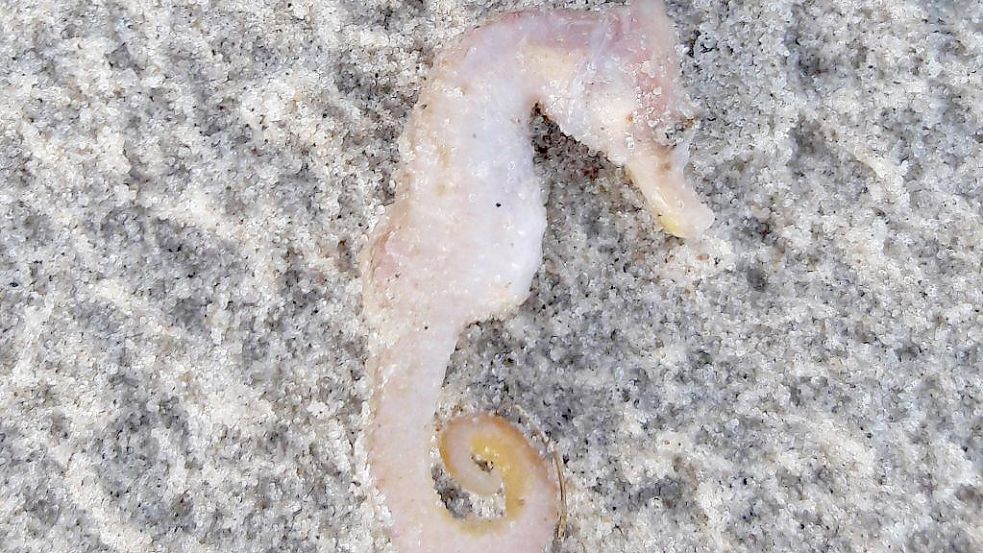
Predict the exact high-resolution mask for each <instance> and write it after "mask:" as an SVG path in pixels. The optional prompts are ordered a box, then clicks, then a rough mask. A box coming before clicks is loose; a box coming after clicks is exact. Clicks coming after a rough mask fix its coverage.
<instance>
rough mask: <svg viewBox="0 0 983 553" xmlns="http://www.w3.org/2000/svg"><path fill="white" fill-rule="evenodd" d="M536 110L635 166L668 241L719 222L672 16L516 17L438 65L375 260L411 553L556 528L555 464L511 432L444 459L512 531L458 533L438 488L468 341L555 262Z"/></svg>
mask: <svg viewBox="0 0 983 553" xmlns="http://www.w3.org/2000/svg"><path fill="white" fill-rule="evenodd" d="M536 105H538V106H539V107H540V108H541V109H542V111H543V113H545V114H546V115H547V116H548V117H549V118H550V119H552V120H553V121H555V122H556V123H557V124H558V125H559V126H560V128H561V129H562V130H563V132H565V133H567V134H569V135H570V136H572V137H574V138H576V139H577V140H579V141H580V142H582V143H584V144H586V145H588V146H590V147H592V148H595V149H597V150H600V151H602V152H604V153H605V154H606V155H607V157H608V158H609V159H610V160H611V161H612V162H614V163H616V164H619V165H623V166H624V167H625V168H626V170H627V173H628V175H629V177H630V179H631V180H632V182H634V184H635V185H636V186H638V187H639V188H640V189H641V191H642V193H643V195H644V197H645V199H646V200H647V202H648V205H649V207H650V209H651V210H652V211H653V212H654V213H655V215H656V216H657V218H658V220H659V221H660V222H661V224H662V225H663V227H664V228H665V229H666V230H667V231H668V232H670V233H672V234H675V235H677V236H682V237H691V236H697V235H699V234H700V233H701V232H702V231H703V230H705V229H706V228H707V227H708V226H709V225H710V224H711V222H712V221H713V215H712V213H711V212H710V210H709V209H708V208H707V207H705V206H704V205H702V204H701V203H700V201H699V199H698V198H697V196H696V194H695V193H694V192H693V190H692V189H691V188H690V187H689V186H688V185H687V184H686V182H685V179H684V176H683V169H684V166H685V164H686V160H687V148H688V146H687V145H686V144H677V143H675V142H678V136H676V135H677V134H678V132H677V131H678V130H679V129H680V127H685V126H687V123H688V122H690V121H691V118H690V117H689V115H688V114H687V113H686V109H685V106H686V105H687V102H686V97H685V93H684V91H683V90H682V88H681V87H680V84H679V76H678V67H677V60H676V57H675V55H674V39H673V34H672V28H671V22H670V21H669V20H668V18H667V17H666V14H665V11H664V8H663V6H662V3H661V0H635V1H634V3H633V4H632V5H631V6H628V7H617V8H611V9H607V10H604V11H595V12H586V11H567V10H557V11H526V12H519V13H512V14H507V15H505V16H503V17H499V18H497V19H496V20H494V21H492V22H490V23H488V24H486V25H484V26H482V27H480V28H478V29H476V30H474V31H472V32H470V33H467V34H466V35H464V37H463V38H461V39H460V41H459V42H457V43H456V44H455V45H452V46H450V47H448V48H446V49H445V50H443V51H442V52H441V53H440V54H439V55H438V56H437V58H436V61H435V64H434V68H433V71H432V74H431V76H430V79H429V81H428V82H427V84H426V86H425V87H424V89H423V90H422V91H421V93H420V98H419V101H418V102H417V104H416V106H415V107H414V109H413V112H412V114H411V116H410V119H409V123H408V125H407V127H406V129H405V131H404V133H403V135H402V137H401V139H400V144H399V146H400V155H401V158H402V165H401V167H400V169H399V173H398V188H397V191H396V200H395V202H394V203H393V204H392V205H391V206H389V208H388V209H387V211H386V214H385V216H384V218H383V219H382V220H381V221H380V222H379V223H378V225H377V226H376V228H375V230H374V231H373V237H372V239H371V242H370V244H369V246H368V247H367V248H366V251H365V255H364V256H363V260H362V262H363V266H362V269H363V275H364V278H365V282H364V307H365V314H366V317H367V320H368V322H369V324H370V325H371V327H372V330H373V336H372V339H371V344H370V359H369V361H368V368H369V370H370V371H371V372H372V375H373V377H374V397H373V403H372V406H373V412H374V420H373V422H372V424H371V427H370V428H369V429H368V433H369V434H368V443H369V464H370V470H371V473H372V475H373V478H374V479H375V485H376V487H377V489H378V490H379V491H380V492H381V494H382V496H383V498H384V501H385V503H386V505H387V507H388V509H389V511H390V513H391V515H392V528H391V529H390V536H391V539H392V541H393V544H394V545H395V547H396V550H397V551H399V552H400V553H452V552H453V553H465V552H466V553H482V552H487V553H491V552H511V553H525V552H528V553H541V552H542V551H543V549H544V547H545V546H546V545H548V543H549V542H550V540H551V536H552V533H553V529H554V526H555V525H556V522H557V517H558V509H559V507H558V499H557V495H558V494H557V484H556V482H555V481H554V479H553V478H552V476H551V474H550V471H549V470H548V468H547V465H546V463H545V462H544V461H543V460H542V459H541V457H540V456H539V454H538V453H537V451H536V450H535V448H533V447H532V446H531V445H530V444H529V442H528V441H527V440H526V438H525V437H524V436H523V435H522V434H521V433H520V432H519V431H518V430H516V429H515V428H514V427H513V426H511V425H510V424H509V423H507V422H505V421H504V420H503V419H501V418H499V417H495V416H491V415H479V416H471V417H462V418H458V419H456V420H453V421H451V422H449V423H448V424H446V425H444V430H443V432H442V434H441V437H440V440H439V442H440V452H441V455H442V457H443V462H444V466H445V468H446V469H447V471H448V472H449V473H450V475H451V476H452V477H453V478H454V479H455V480H456V481H457V483H458V484H459V485H460V486H461V487H462V488H463V489H466V490H468V491H471V492H474V493H478V494H494V493H497V492H499V491H501V492H502V493H504V495H505V512H504V515H503V516H502V517H500V518H496V519H477V518H471V519H459V518H455V517H454V516H453V515H451V514H450V512H449V511H448V510H447V509H446V507H445V506H444V505H443V504H442V503H441V501H440V499H439V497H438V495H437V493H436V491H435V488H434V481H433V479H432V476H431V455H430V452H431V450H432V446H433V443H434V414H435V411H436V407H437V401H438V396H439V392H440V387H441V383H442V381H443V378H444V371H445V368H446V366H447V363H448V360H449V358H450V356H451V354H452V353H453V351H454V347H455V344H456V342H457V339H458V335H459V334H460V333H461V331H462V330H463V329H464V328H465V326H467V325H468V324H470V323H472V322H475V321H479V320H483V319H487V318H490V317H495V316H500V315H503V314H506V313H508V312H509V310H511V309H513V308H515V307H516V306H518V305H519V304H520V303H522V301H524V300H525V298H526V296H527V295H528V293H529V286H530V283H531V281H532V278H533V275H534V273H535V272H536V270H537V269H538V267H539V265H540V263H541V260H542V238H543V232H544V229H545V227H546V210H545V208H544V206H543V196H542V190H541V186H540V179H538V178H537V177H536V173H535V171H534V168H533V150H532V145H531V140H530V135H529V119H530V116H531V113H532V111H533V108H534V107H535V106H536ZM474 459H480V460H482V461H485V462H486V463H488V464H490V465H491V466H493V467H494V468H493V469H492V470H491V471H490V472H486V471H484V470H482V469H481V468H480V467H479V466H478V465H477V464H476V463H475V462H474Z"/></svg>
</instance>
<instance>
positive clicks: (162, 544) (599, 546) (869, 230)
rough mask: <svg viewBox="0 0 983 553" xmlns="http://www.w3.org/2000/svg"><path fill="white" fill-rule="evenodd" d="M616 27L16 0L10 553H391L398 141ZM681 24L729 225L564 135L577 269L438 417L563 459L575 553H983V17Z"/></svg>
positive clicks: (694, 6)
mask: <svg viewBox="0 0 983 553" xmlns="http://www.w3.org/2000/svg"><path fill="white" fill-rule="evenodd" d="M612 3H614V2H612ZM161 4H164V5H161ZM604 4H605V2H602V1H569V2H563V1H532V0H528V1H513V0H502V1H498V0H482V1H464V0H437V1H432V2H431V1H419V0H405V1H383V0H367V1H354V0H290V1H281V2H254V1H247V0H238V1H209V0H199V1H196V2H174V3H170V2H164V3H161V2H155V1H150V0H142V1H138V0H132V1H130V0H127V1H121V2H98V3H90V2H81V1H78V0H72V1H65V2H33V1H31V2H28V1H21V0H7V1H6V2H4V3H3V4H2V5H0V28H2V29H3V32H2V33H0V551H4V552H10V553H13V552H21V551H30V552H42V551H45V552H47V551H59V552H62V551H64V552H89V551H112V552H120V553H122V552H132V551H201V552H211V551H214V552H225V551H229V552H254V551H255V552H268V551H284V552H287V551H289V552H308V551H325V552H349V553H363V552H377V551H378V552H385V551H391V547H390V546H389V545H388V541H387V539H386V534H385V527H384V523H383V517H381V516H380V515H379V514H377V512H378V505H377V500H376V498H374V494H373V492H372V487H371V485H370V481H369V479H368V474H367V469H366V463H365V457H366V455H365V442H364V438H363V428H364V426H365V424H366V420H367V417H368V415H369V412H368V397H369V393H370V388H369V381H368V377H367V375H366V373H365V371H364V367H363V363H364V360H365V355H366V351H365V347H366V335H367V332H368V329H367V327H366V325H365V323H364V321H362V319H361V318H360V294H361V283H360V280H359V273H358V267H357V260H356V258H357V256H358V254H359V252H360V251H361V249H362V248H363V246H364V245H365V244H366V239H367V236H366V234H367V232H368V230H369V229H370V228H371V227H372V225H373V224H374V222H375V221H376V220H377V218H378V217H379V215H380V214H381V212H382V208H383V206H384V205H386V204H387V203H388V202H390V201H391V200H392V197H393V185H394V176H393V173H394V169H395V167H396V166H397V162H398V155H397V150H396V138H397V137H398V136H399V133H400V132H401V129H402V127H403V125H404V123H405V121H406V117H407V114H408V111H409V110H410V108H411V107H412V105H413V103H414V101H415V98H416V94H417V92H418V90H419V88H420V86H421V83H422V82H423V81H424V79H425V77H426V75H427V72H428V68H429V65H430V63H431V62H432V60H433V56H434V52H435V51H436V50H438V49H439V48H440V46H441V45H443V44H447V43H449V42H450V41H451V40H452V39H453V38H454V37H455V36H457V35H458V34H459V33H461V32H464V31H466V30H468V29H470V28H472V27H474V26H475V25H477V24H478V23H479V22H481V21H482V20H483V19H485V18H486V17H488V16H490V15H493V14H498V13H501V12H504V11H508V10H510V9H514V8H521V7H535V6H550V7H558V6H564V5H566V6H570V7H578V8H586V7H599V6H601V5H604ZM801 4H807V6H803V5H801ZM669 12H670V14H671V16H672V17H673V18H674V20H675V21H676V23H677V32H678V37H679V43H680V45H681V46H682V47H684V48H685V49H686V52H685V53H684V54H683V55H682V56H681V63H682V69H683V78H684V80H685V82H686V85H687V87H688V89H689V91H690V93H691V95H692V97H693V99H694V101H695V102H696V104H697V105H698V106H699V107H700V110H701V111H700V115H699V119H700V122H699V128H698V129H697V132H696V134H695V139H694V142H693V146H692V160H691V165H690V172H691V178H692V182H693V184H694V186H695V187H696V188H697V189H698V190H699V191H700V193H701V194H702V195H703V196H704V197H705V198H706V200H707V203H708V204H709V205H710V206H711V207H712V208H713V210H714V211H715V212H716V214H717V222H716V223H715V225H714V226H713V227H712V228H711V229H710V231H709V232H708V234H707V236H706V237H704V238H703V239H701V240H698V241H682V240H679V239H676V238H671V237H668V236H667V235H666V234H665V233H663V232H662V231H661V230H659V229H658V228H657V225H656V223H655V222H654V221H653V219H652V217H651V216H650V215H649V214H648V212H646V211H645V210H644V208H643V207H642V202H641V196H640V195H639V194H638V193H637V192H636V191H635V190H634V189H633V188H631V187H629V186H627V181H626V178H625V175H624V173H623V172H622V171H621V170H620V169H618V168H617V167H615V166H614V165H612V164H611V163H609V162H608V161H606V160H605V159H604V158H603V157H602V156H599V155H597V154H595V153H593V152H590V151H588V149H587V148H586V147H584V146H582V145H579V144H577V143H576V142H574V141H573V140H571V139H569V138H567V137H565V136H564V135H563V134H562V133H560V132H559V130H558V129H557V128H556V127H555V126H554V125H552V124H551V123H549V122H548V121H545V120H543V119H542V118H536V119H535V120H534V123H533V125H532V127H533V136H534V141H535V145H536V152H537V155H536V165H537V167H538V169H539V170H540V172H541V174H542V176H543V179H544V186H545V187H546V191H547V197H548V200H547V208H548V215H549V225H550V226H549V230H548V231H547V236H546V241H545V261H544V264H543V267H542V269H541V271H540V272H539V274H538V276H537V277H536V280H535V283H534V286H533V290H532V295H531V296H530V299H529V300H528V301H527V302H526V303H525V304H524V305H523V306H522V307H521V309H519V310H518V312H517V313H515V314H514V316H511V317H509V318H506V319H505V320H502V321H493V322H486V323H481V324H478V325H475V326H473V327H471V328H470V329H469V330H468V332H467V333H466V334H465V335H464V336H463V337H462V339H461V341H460V343H459V348H458V351H457V352H456V353H455V355H454V358H453V361H452V365H451V367H450V368H449V370H448V375H447V380H446V383H445V388H444V396H443V399H442V403H441V416H444V415H446V414H449V413H452V412H454V411H456V410H457V409H460V408H464V409H466V410H486V411H492V412H497V413H501V414H503V415H505V416H507V417H509V418H510V419H512V420H514V421H517V422H518V423H519V424H520V426H522V428H523V429H524V430H525V431H526V432H528V433H530V435H533V434H535V433H536V432H542V433H543V434H544V435H545V436H547V437H548V439H549V440H550V442H551V444H552V447H553V448H554V449H555V451H557V452H558V453H559V454H560V455H562V458H563V459H564V461H565V470H564V475H565V481H566V483H567V486H568V496H567V508H568V511H569V515H568V518H567V524H566V528H565V537H564V539H563V540H562V541H560V542H558V543H557V544H556V545H555V549H554V550H555V551H562V552H591V553H593V552H648V551H667V552H683V551H687V552H690V551H699V552H716V551H753V552H759V551H795V552H799V551H942V550H946V551H965V552H969V551H981V550H983V531H981V528H983V525H981V520H983V478H981V474H983V345H981V344H983V314H981V311H980V309H981V305H983V292H981V290H983V272H981V265H983V203H981V202H983V190H981V186H983V185H981V183H983V130H981V129H983V86H981V84H983V4H981V3H980V2H977V1H965V2H956V1H954V0H952V1H924V2H920V1H914V0H890V1H887V0H885V1H866V2H860V1H854V0H818V1H815V2H805V3H800V2H791V1H782V0H774V1H772V0H767V1H766V0H760V1H755V0H751V1H747V2H738V1H731V2H721V1H717V0H713V1H711V0H696V1H694V2H687V1H683V0H679V1H676V0H672V1H671V2H670V4H669ZM451 495H453V494H452V493H451ZM459 502H460V501H458V503H459Z"/></svg>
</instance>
